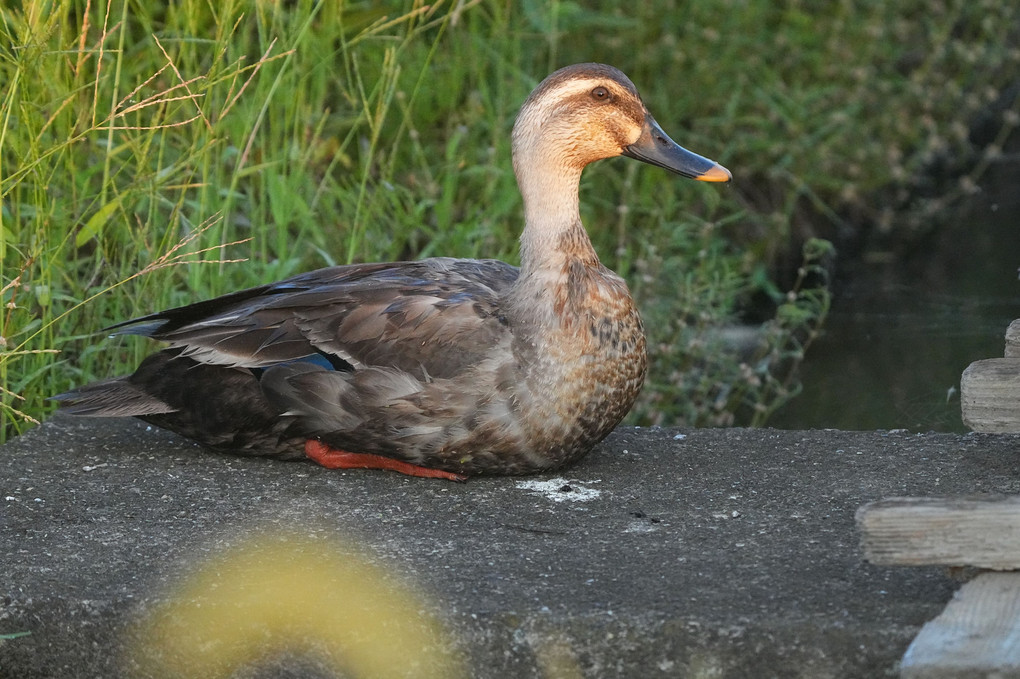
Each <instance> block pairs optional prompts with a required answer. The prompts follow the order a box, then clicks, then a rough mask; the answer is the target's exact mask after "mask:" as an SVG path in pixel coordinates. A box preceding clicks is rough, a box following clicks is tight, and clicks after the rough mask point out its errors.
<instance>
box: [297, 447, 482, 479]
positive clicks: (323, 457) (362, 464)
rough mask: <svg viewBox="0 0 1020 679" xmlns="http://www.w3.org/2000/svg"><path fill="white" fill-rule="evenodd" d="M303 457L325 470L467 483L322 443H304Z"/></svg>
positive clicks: (458, 476) (460, 476)
mask: <svg viewBox="0 0 1020 679" xmlns="http://www.w3.org/2000/svg"><path fill="white" fill-rule="evenodd" d="M305 455H307V456H308V458H309V459H310V460H313V461H315V462H317V463H318V464H320V465H322V466H323V467H325V468H326V469H390V470H392V471H395V472H400V473H401V474H406V475H408V476H419V477H422V478H426V479H446V480H447V481H467V478H468V477H466V476H464V475H463V474H454V473H453V472H447V471H443V470H442V469H430V468H428V467H421V466H419V465H416V464H411V463H410V462H401V461H400V460H394V459H392V458H389V457H383V456H382V455H371V454H368V453H348V452H347V451H346V450H338V449H336V448H333V447H332V446H329V445H327V444H325V443H323V442H322V441H317V440H315V439H308V440H307V441H305Z"/></svg>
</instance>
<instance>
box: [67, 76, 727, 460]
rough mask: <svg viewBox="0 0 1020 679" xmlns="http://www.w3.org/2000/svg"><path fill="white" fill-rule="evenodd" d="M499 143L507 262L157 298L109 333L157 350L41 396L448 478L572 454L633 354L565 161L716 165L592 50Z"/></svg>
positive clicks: (636, 363) (684, 168) (624, 388)
mask: <svg viewBox="0 0 1020 679" xmlns="http://www.w3.org/2000/svg"><path fill="white" fill-rule="evenodd" d="M513 142H514V144H513V150H514V169H515V171H516V174H517V177H518V184H519V186H520V188H521V193H522V195H523V197H524V204H525V228H524V231H523V233H522V235H521V268H520V269H517V268H516V267H512V266H510V265H508V264H504V263H502V262H497V261H493V260H458V259H449V258H434V259H427V260H421V261H418V262H398V263H389V264H361V265H352V266H341V267H332V268H328V269H320V270H318V271H313V272H310V273H306V274H302V275H299V276H295V277H292V278H289V279H287V280H284V281H281V282H279V283H274V284H271V285H265V286H260V287H257V288H252V289H250V290H245V291H241V292H237V293H233V294H230V295H225V296H223V297H220V298H217V299H213V300H208V301H204V302H199V303H196V304H193V305H190V306H186V307H181V308H178V309H171V310H169V311H164V312H160V313H157V314H153V315H151V316H147V317H145V318H141V319H138V320H136V321H131V322H128V323H126V324H123V325H122V329H121V331H122V332H133V333H138V334H144V335H147V336H149V337H152V338H154V339H157V340H161V341H164V342H166V343H168V344H169V348H168V349H165V350H163V351H161V352H159V353H156V354H154V355H152V356H150V357H149V358H147V359H146V360H145V361H143V362H142V364H141V365H140V366H139V368H138V369H137V370H136V371H135V372H134V373H133V374H132V375H129V376H125V377H120V378H115V379H112V380H106V381H103V382H98V383H95V384H91V385H87V386H85V387H82V388H81V389H78V390H76V391H74V392H70V393H68V394H63V395H61V396H60V397H57V398H58V399H59V400H61V401H62V405H63V406H64V409H65V410H66V411H68V412H71V413H74V414H79V415H98V416H135V417H140V418H142V419H144V420H146V421H148V422H152V423H154V424H156V425H159V426H161V427H166V428H168V429H172V430H174V431H177V432H179V433H181V434H183V435H185V436H187V437H189V438H192V439H194V440H195V441H197V442H199V443H200V444H202V445H204V446H206V447H208V448H211V449H214V450H220V451H229V452H234V453H240V454H250V455H271V456H278V457H283V458H301V457H304V455H305V448H304V446H305V441H307V440H310V439H312V440H319V441H321V442H323V443H325V444H328V446H331V447H333V448H336V449H339V450H343V451H351V452H356V453H367V454H372V455H379V456H383V457H385V458H392V459H397V460H402V461H406V462H409V463H411V464H414V465H419V466H423V467H429V468H434V469H441V470H446V471H449V472H453V473H456V474H463V475H475V474H525V473H530V472H535V471H539V470H544V469H551V468H554V467H557V466H560V465H563V464H566V463H568V462H571V461H573V460H576V459H577V458H579V457H580V456H582V455H584V454H585V453H586V452H587V451H588V450H590V449H591V447H592V446H594V445H595V444H596V443H597V442H598V441H600V440H601V439H602V438H604V437H605V436H606V435H607V434H608V433H609V432H610V431H611V430H612V429H613V427H615V426H616V425H617V424H618V423H619V421H620V420H621V419H622V418H623V417H624V415H626V413H627V412H628V411H629V410H630V408H631V406H632V405H633V403H634V400H635V398H636V397H637V395H638V392H639V391H640V389H641V385H642V382H643V381H644V377H645V371H646V366H647V361H646V356H645V338H644V332H643V330H642V326H641V319H640V317H639V315H638V312H637V309H636V308H635V306H634V302H633V300H632V299H631V296H630V293H629V291H628V290H627V286H626V284H625V283H624V281H623V280H622V279H621V278H620V277H619V276H617V275H616V274H615V273H613V272H612V271H610V270H609V269H607V268H606V267H604V266H603V265H602V264H601V263H600V262H599V260H598V257H597V255H596V253H595V251H594V249H593V248H592V246H591V242H590V240H589V238H588V235H587V233H586V232H585V230H584V228H583V226H582V225H581V221H580V218H579V216H578V183H579V180H580V174H581V170H582V169H583V168H584V166H585V165H587V164H588V163H590V162H592V161H594V160H598V159H600V158H608V157H612V156H616V155H621V154H623V155H628V156H631V157H634V158H637V159H639V160H642V161H644V162H648V163H651V164H654V165H660V166H662V167H666V168H668V169H670V170H672V171H674V172H677V173H680V174H684V175H687V176H692V177H695V178H699V179H705V180H708V181H726V180H728V178H729V173H728V172H726V170H724V169H723V168H721V167H720V166H718V165H716V164H715V163H713V162H712V161H708V160H706V159H704V158H701V157H700V156H696V155H694V154H691V153H690V152H687V151H685V150H683V149H682V148H680V147H679V146H677V145H676V144H675V143H674V142H672V141H671V140H670V139H669V138H668V137H666V135H665V133H663V132H662V130H661V128H659V127H658V125H657V124H656V123H655V121H654V119H653V118H652V117H651V116H650V115H649V114H648V112H647V110H646V109H645V107H644V105H643V104H642V103H641V99H640V97H639V96H638V94H637V91H636V90H635V89H634V86H633V84H632V83H631V82H630V81H629V80H628V79H627V77H626V76H624V75H623V74H622V73H620V72H619V71H617V70H616V69H614V68H612V67H609V66H604V65H599V64H579V65H576V66H571V67H567V68H565V69H561V70H560V71H557V72H556V73H554V74H553V75H551V76H549V78H547V79H546V80H545V81H543V82H542V83H541V84H540V85H539V86H538V87H537V88H536V89H535V91H534V92H533V93H532V94H531V96H530V97H529V98H528V100H527V101H526V102H525V104H524V106H523V107H522V109H521V113H520V115H519V116H518V120H517V123H516V125H515V126H514V135H513ZM309 454H310V455H311V453H309Z"/></svg>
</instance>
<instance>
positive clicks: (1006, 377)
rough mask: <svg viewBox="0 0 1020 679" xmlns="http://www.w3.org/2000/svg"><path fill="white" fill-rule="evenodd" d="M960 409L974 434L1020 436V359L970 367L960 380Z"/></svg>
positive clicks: (1001, 360)
mask: <svg viewBox="0 0 1020 679" xmlns="http://www.w3.org/2000/svg"><path fill="white" fill-rule="evenodd" d="M1010 327H1012V326H1010ZM960 405H961V408H962V410H963V423H964V424H966V425H967V426H968V427H970V428H971V429H973V430H974V431H978V432H984V433H988V434H1005V433H1017V432H1020V357H1010V358H988V359H985V360H983V361H975V362H974V363H971V364H970V365H969V366H967V369H966V370H964V371H963V376H962V377H961V378H960Z"/></svg>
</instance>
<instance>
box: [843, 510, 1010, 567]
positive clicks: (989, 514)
mask: <svg viewBox="0 0 1020 679" xmlns="http://www.w3.org/2000/svg"><path fill="white" fill-rule="evenodd" d="M857 528H858V531H859V532H860V535H861V547H862V548H863V550H864V556H865V558H866V559H867V560H868V561H870V562H872V563H874V564H877V565H882V566H923V565H940V566H974V567H977V568H988V569H991V570H1014V569H1016V570H1020V496H995V497H989V498H890V499H887V500H879V501H878V502H871V503H869V504H866V505H864V506H863V507H861V508H860V509H858V510H857Z"/></svg>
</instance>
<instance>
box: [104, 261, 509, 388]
mask: <svg viewBox="0 0 1020 679" xmlns="http://www.w3.org/2000/svg"><path fill="white" fill-rule="evenodd" d="M517 275H518V270H517V268H516V267H513V266H511V265H509V264H506V263H504V262H499V261H496V260H460V259H449V258H434V259H427V260H421V261H416V262H398V263H391V264H364V265H359V264H356V265H350V266H338V267H331V268H327V269H319V270H317V271H312V272H309V273H306V274H301V275H298V276H294V277H292V278H289V279H286V280H283V281H280V282H278V283H273V284H270V285H265V286H260V287H256V288H251V289H248V290H243V291H240V292H236V293H232V294H229V295H224V296H222V297H218V298H215V299H212V300H208V301H204V302H199V303H197V304H192V305H189V306H184V307H179V308H176V309H170V310H168V311H163V312H160V313H157V314H153V315H151V316H146V317H143V318H139V319H136V320H134V321H128V322H127V323H124V324H121V326H115V327H118V328H119V332H123V333H131V334H142V335H147V336H149V337H152V338H154V339H158V340H162V341H165V342H167V343H169V344H170V345H171V346H172V347H176V348H179V349H181V352H182V354H183V355H185V356H189V357H190V358H192V359H194V360H196V361H198V362H200V363H206V364H210V365H225V366H236V367H247V368H265V367H270V366H273V365H279V364H281V363H287V362H290V361H295V360H301V359H309V358H311V359H315V360H320V361H328V362H329V363H331V364H332V365H333V367H335V368H354V369H357V368H359V367H363V366H385V367H392V368H398V369H400V370H404V371H407V372H409V373H411V374H412V375H414V376H415V377H417V378H419V379H426V380H427V379H429V378H433V377H448V376H452V375H455V374H457V373H458V372H460V371H461V370H463V369H464V368H465V367H466V366H469V365H474V364H477V362H478V361H480V360H481V359H482V358H484V357H485V356H487V355H490V354H491V352H492V350H493V348H494V347H495V346H497V345H499V344H500V343H501V341H502V340H503V339H504V338H505V337H506V335H507V333H508V332H509V329H508V327H507V325H506V320H505V318H504V317H503V316H502V314H501V313H500V308H499V298H500V294H501V293H502V292H504V291H505V290H506V289H508V288H509V287H510V286H511V285H512V284H513V282H514V281H515V280H516V279H517Z"/></svg>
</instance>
